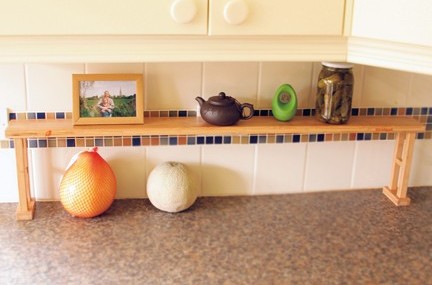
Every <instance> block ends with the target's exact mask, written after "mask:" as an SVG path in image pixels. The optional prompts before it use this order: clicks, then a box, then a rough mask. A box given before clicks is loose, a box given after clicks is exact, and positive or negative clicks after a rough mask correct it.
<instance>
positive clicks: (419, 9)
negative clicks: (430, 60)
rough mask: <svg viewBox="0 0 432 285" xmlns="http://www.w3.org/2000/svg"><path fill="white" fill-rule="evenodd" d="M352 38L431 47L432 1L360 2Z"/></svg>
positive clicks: (368, 0)
mask: <svg viewBox="0 0 432 285" xmlns="http://www.w3.org/2000/svg"><path fill="white" fill-rule="evenodd" d="M352 36H354V37H362V38H370V39H378V40H386V41H392V42H399V43H407V44H414V45H420V46H430V47H432V1H430V0H398V1H394V0H379V1H376V0H357V1H355V3H354V13H353V23H352Z"/></svg>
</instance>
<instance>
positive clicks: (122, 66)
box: [85, 63, 145, 74]
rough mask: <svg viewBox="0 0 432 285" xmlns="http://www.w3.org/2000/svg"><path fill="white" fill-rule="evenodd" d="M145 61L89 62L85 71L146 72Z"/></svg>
mask: <svg viewBox="0 0 432 285" xmlns="http://www.w3.org/2000/svg"><path fill="white" fill-rule="evenodd" d="M144 66H145V64H144V63H87V64H86V65H85V73H90V74H91V73H144Z"/></svg>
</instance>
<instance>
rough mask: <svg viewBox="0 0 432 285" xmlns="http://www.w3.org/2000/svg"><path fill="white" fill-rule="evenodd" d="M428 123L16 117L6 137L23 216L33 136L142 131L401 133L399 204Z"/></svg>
mask: <svg viewBox="0 0 432 285" xmlns="http://www.w3.org/2000/svg"><path fill="white" fill-rule="evenodd" d="M425 128H426V127H425V125H424V124H421V123H420V122H419V121H417V120H415V119H413V118H409V117H394V116H382V117H381V116H370V117H369V116H364V117H352V118H351V119H350V121H349V122H348V123H347V124H345V125H329V124H324V123H322V122H320V121H318V120H317V119H316V118H314V117H295V118H294V119H293V120H291V121H289V122H280V121H277V120H276V119H274V118H273V117H254V118H252V119H250V120H247V121H240V122H239V123H238V124H236V125H234V126H227V127H220V126H213V125H210V124H208V123H206V122H205V121H204V120H203V119H202V118H199V117H188V118H178V117H175V118H169V117H168V118H145V119H144V124H139V125H88V126H83V125H80V126H74V125H73V122H72V120H70V119H66V120H54V119H46V120H45V119H44V120H12V121H10V122H9V125H8V127H7V128H6V132H5V134H6V136H7V137H9V138H12V139H13V140H14V143H15V156H16V160H17V162H16V164H17V174H18V175H17V177H18V197H19V202H18V208H17V213H16V217H17V219H18V220H31V219H33V217H34V211H35V201H34V199H32V197H31V190H30V178H29V169H30V167H29V164H28V151H27V148H28V142H27V139H28V138H49V137H87V136H138V135H176V136H177V135H248V134H287V133H295V134H319V133H388V132H390V133H396V148H395V152H394V157H393V168H392V174H391V181H390V185H389V186H388V187H385V188H384V194H385V195H387V197H389V199H390V200H391V201H392V202H393V203H394V204H395V205H408V204H409V203H410V200H409V198H408V197H407V189H408V184H407V183H408V177H409V171H410V166H411V160H412V153H413V148H414V141H415V134H416V132H421V131H424V130H425Z"/></svg>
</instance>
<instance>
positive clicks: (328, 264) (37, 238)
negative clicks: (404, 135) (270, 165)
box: [0, 187, 432, 285]
mask: <svg viewBox="0 0 432 285" xmlns="http://www.w3.org/2000/svg"><path fill="white" fill-rule="evenodd" d="M409 194H410V197H411V198H412V203H411V205H410V206H408V207H396V206H394V205H393V204H392V203H391V202H390V201H388V200H387V199H386V198H385V197H384V195H383V194H382V193H381V191H380V190H359V191H340V192H328V193H309V194H290V195H279V196H252V197H217V198H216V197H208V198H199V199H198V200H197V202H196V203H195V204H194V205H193V206H192V208H191V209H189V210H187V211H185V212H182V213H177V214H169V213H164V212H161V211H159V210H157V209H155V208H154V207H153V206H152V205H151V204H150V203H149V201H148V200H146V199H143V200H116V201H115V202H114V204H113V205H112V207H111V208H110V210H109V211H108V212H107V213H105V214H104V215H103V216H100V217H98V218H94V219H88V220H82V219H76V218H73V217H71V216H70V215H69V214H67V213H66V212H65V211H64V210H63V208H62V206H61V204H60V203H59V202H39V203H37V210H36V218H35V220H33V221H29V222H23V221H15V215H14V212H15V208H16V204H8V203H4V204H0V284H104V285H106V284H206V285H209V284H404V285H405V284H432V269H431V268H432V187H420V188H415V189H411V190H410V192H409Z"/></svg>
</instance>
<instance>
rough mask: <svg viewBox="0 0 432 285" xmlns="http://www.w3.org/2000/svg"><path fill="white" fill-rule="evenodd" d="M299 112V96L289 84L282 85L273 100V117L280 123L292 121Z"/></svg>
mask: <svg viewBox="0 0 432 285" xmlns="http://www.w3.org/2000/svg"><path fill="white" fill-rule="evenodd" d="M296 111H297V95H296V92H295V90H294V88H293V87H292V86H291V85H289V84H282V85H281V86H279V88H278V89H277V90H276V93H275V95H274V96H273V100H272V112H273V116H274V117H275V118H276V119H278V120H279V121H284V122H286V121H289V120H291V119H292V118H293V117H294V115H295V114H296Z"/></svg>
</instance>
